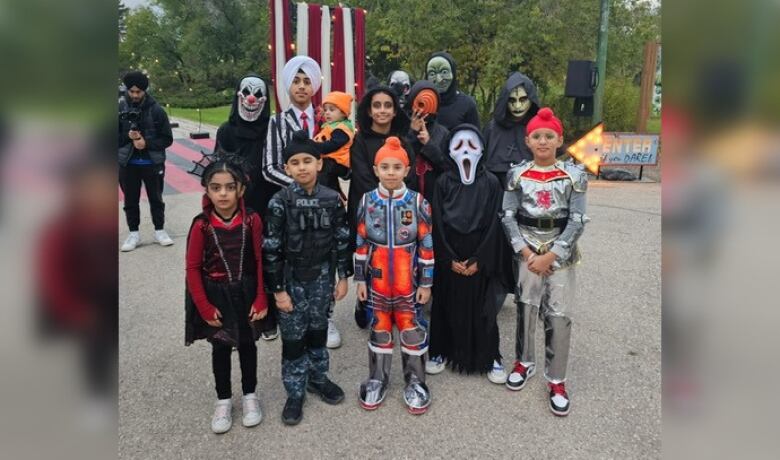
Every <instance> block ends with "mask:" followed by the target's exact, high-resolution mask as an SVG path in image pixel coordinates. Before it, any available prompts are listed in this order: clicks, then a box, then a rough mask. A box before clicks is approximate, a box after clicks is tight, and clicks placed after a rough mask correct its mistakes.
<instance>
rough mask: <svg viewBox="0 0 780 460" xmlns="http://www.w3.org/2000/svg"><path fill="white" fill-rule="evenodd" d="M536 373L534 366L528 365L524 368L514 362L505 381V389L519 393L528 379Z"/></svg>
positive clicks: (519, 363) (518, 362)
mask: <svg viewBox="0 0 780 460" xmlns="http://www.w3.org/2000/svg"><path fill="white" fill-rule="evenodd" d="M535 373H536V366H535V365H533V364H530V365H529V366H528V367H526V366H525V365H524V364H523V363H521V362H520V361H515V367H514V368H512V372H511V373H510V374H509V377H508V378H507V379H506V387H507V388H509V389H510V390H514V391H520V390H522V389H523V387H524V386H525V384H526V382H528V379H530V378H531V377H532V376H533V375H534V374H535Z"/></svg>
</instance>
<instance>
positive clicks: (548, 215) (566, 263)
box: [501, 107, 589, 416]
mask: <svg viewBox="0 0 780 460" xmlns="http://www.w3.org/2000/svg"><path fill="white" fill-rule="evenodd" d="M525 140H526V143H527V144H528V146H529V147H530V149H531V151H532V153H533V155H534V159H533V161H528V162H523V163H521V164H519V165H516V166H514V167H512V169H510V170H509V172H508V173H507V184H506V191H505V192H504V202H503V205H502V208H503V210H502V218H501V222H502V224H503V226H504V231H505V232H506V234H507V238H508V239H509V242H510V244H511V246H512V250H513V252H514V254H515V257H516V260H517V262H518V276H517V284H518V292H519V293H520V294H519V296H518V298H517V299H516V301H517V304H518V310H517V333H516V334H517V336H516V342H515V352H516V359H517V360H516V361H515V365H514V368H513V370H512V372H511V374H510V375H509V378H508V379H507V382H506V385H507V387H508V388H509V389H511V390H521V389H522V388H523V387H524V386H525V384H526V382H527V381H528V379H529V378H530V377H531V376H532V375H534V374H535V372H536V359H535V353H534V352H535V350H534V335H535V330H536V320H537V315H538V314H539V310H540V309H541V313H542V317H543V320H544V333H545V343H546V344H547V345H546V350H545V372H544V376H545V378H546V379H547V381H548V386H549V389H550V393H549V404H550V410H551V411H552V412H553V413H554V414H555V415H559V416H564V415H567V414H568V413H569V410H570V409H571V405H570V401H569V396H568V394H567V393H566V388H565V381H566V367H567V364H568V360H569V341H570V336H571V323H572V321H571V317H570V316H569V313H570V311H571V306H572V301H573V299H574V291H575V269H574V267H575V265H576V264H577V263H578V262H579V259H580V253H579V250H578V248H577V240H578V239H579V237H580V236H581V235H582V232H583V229H584V225H585V223H586V222H587V221H588V220H589V219H588V218H587V217H586V216H585V191H586V190H587V184H588V177H587V174H586V172H585V171H584V169H583V167H582V166H581V165H575V164H574V163H573V162H565V163H564V162H562V161H558V160H557V159H556V157H555V154H556V150H557V148H558V147H560V146H561V145H562V144H563V127H562V125H561V122H560V120H558V118H556V117H555V115H554V114H553V112H552V110H550V109H549V108H546V107H545V108H543V109H541V110H539V113H538V114H537V115H536V116H535V117H534V118H532V119H531V121H529V123H528V125H527V126H526V138H525Z"/></svg>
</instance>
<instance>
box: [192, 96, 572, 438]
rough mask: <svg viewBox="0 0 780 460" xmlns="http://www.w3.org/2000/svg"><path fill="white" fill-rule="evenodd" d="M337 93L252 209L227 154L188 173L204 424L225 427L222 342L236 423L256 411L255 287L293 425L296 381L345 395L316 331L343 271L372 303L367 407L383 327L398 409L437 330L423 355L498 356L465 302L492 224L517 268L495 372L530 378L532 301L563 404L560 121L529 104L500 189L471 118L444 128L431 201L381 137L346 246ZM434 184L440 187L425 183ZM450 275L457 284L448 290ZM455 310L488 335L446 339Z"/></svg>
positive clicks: (519, 381) (323, 331)
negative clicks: (210, 393) (210, 406)
mask: <svg viewBox="0 0 780 460" xmlns="http://www.w3.org/2000/svg"><path fill="white" fill-rule="evenodd" d="M351 103H352V100H351V96H349V95H346V94H344V93H331V94H330V95H328V96H326V97H325V99H324V105H323V114H324V119H325V121H326V124H325V129H322V130H321V131H320V134H321V135H320V136H319V137H317V136H315V139H310V138H309V133H307V132H304V131H299V132H296V133H295V134H294V135H293V137H292V139H291V141H290V142H288V143H287V145H286V146H285V148H284V154H283V159H284V163H285V164H284V170H285V172H286V174H287V175H288V176H289V177H291V178H292V180H293V182H292V183H291V184H290V185H289V186H287V187H286V188H283V189H282V190H280V191H278V192H276V194H275V195H274V196H273V197H272V198H271V200H270V202H269V203H268V208H267V210H266V213H265V215H264V216H263V218H262V219H261V217H260V216H259V215H258V213H257V212H256V211H254V210H252V209H250V208H247V207H246V206H245V205H244V200H243V195H244V193H245V191H246V190H247V186H248V183H249V181H250V178H249V176H248V174H247V172H246V171H245V170H243V168H242V165H241V163H240V161H237V159H236V158H233V157H231V156H229V155H216V156H215V157H216V158H215V161H213V162H212V163H210V164H209V165H208V166H207V167H206V168H205V170H204V171H203V174H202V184H203V186H204V188H205V195H204V197H203V211H202V213H200V214H199V215H198V216H197V217H196V218H195V219H194V220H193V224H192V227H191V229H190V232H189V236H188V243H187V268H186V269H187V276H186V281H187V316H186V323H187V328H186V341H187V343H188V344H189V343H192V342H193V341H194V340H196V339H201V338H205V339H207V340H208V341H209V342H210V343H211V344H212V366H213V372H214V376H215V381H216V389H217V395H218V401H217V404H216V409H215V412H214V416H213V418H212V429H213V431H214V432H216V433H224V432H226V431H228V430H229V429H230V428H231V425H232V415H231V412H232V404H231V399H230V398H231V391H230V388H231V386H230V355H231V351H232V349H233V348H236V349H237V350H238V355H239V360H240V364H241V371H242V390H243V393H244V396H243V420H242V421H243V424H244V426H247V427H249V426H254V425H257V424H259V423H260V421H261V419H262V413H261V410H260V405H259V401H258V398H257V396H256V394H255V387H256V383H257V379H256V368H257V348H256V346H255V341H256V340H257V339H258V338H259V334H260V331H259V330H258V328H257V327H256V324H255V323H256V321H258V320H260V319H262V318H263V317H264V316H265V315H266V314H267V313H268V308H269V307H268V306H269V304H270V303H269V299H267V297H266V290H267V291H268V292H269V293H272V295H273V297H274V300H275V302H274V303H275V308H276V309H277V315H278V321H279V326H280V330H281V335H282V381H283V384H284V387H285V390H286V391H287V397H288V398H287V401H286V403H285V406H284V409H283V412H282V420H283V422H284V423H285V424H288V425H295V424H297V423H299V422H300V421H301V419H302V416H303V405H304V401H305V395H306V393H307V392H309V393H312V394H314V395H317V396H319V397H320V398H321V399H322V400H323V401H325V402H326V403H329V404H338V403H340V402H342V401H343V400H344V397H345V396H344V391H343V390H342V389H341V388H340V387H339V386H338V385H337V384H336V383H334V382H332V381H331V380H330V379H329V376H328V371H329V355H328V349H327V348H326V346H325V342H326V335H327V327H328V315H329V310H330V306H331V303H332V302H333V300H335V301H338V300H341V299H343V298H344V297H345V296H346V294H347V291H348V283H347V279H348V278H349V277H350V276H352V275H353V274H354V281H355V282H356V292H357V298H358V299H359V300H360V301H362V302H365V304H366V305H367V306H368V307H369V308H371V309H372V310H373V311H372V313H373V314H372V315H371V327H370V332H369V339H368V356H369V363H368V367H369V376H368V378H367V379H366V380H365V381H364V382H363V383H362V384H361V385H360V387H359V395H358V399H359V403H360V406H361V407H362V408H364V409H366V410H374V409H377V408H378V407H379V406H380V405H381V404H382V402H383V401H384V399H385V397H386V394H387V388H388V383H389V378H390V364H391V361H392V353H393V348H394V344H393V325H395V327H396V329H397V330H398V340H399V341H400V346H401V354H402V363H403V364H402V365H403V374H404V379H405V388H404V392H403V398H404V402H405V403H406V405H407V407H408V410H409V412H410V413H412V414H422V413H425V412H426V411H427V409H428V408H429V406H430V404H431V392H430V390H429V388H428V386H427V384H426V379H425V377H426V375H425V374H426V368H428V370H429V371H430V372H429V373H436V372H438V371H439V370H441V369H433V370H432V369H431V368H430V366H426V359H427V356H428V346H429V342H430V341H431V340H434V341H435V340H437V337H443V336H449V338H448V340H446V341H444V340H442V339H438V340H440V341H439V342H438V343H437V344H436V345H437V347H438V350H437V356H444V357H447V358H448V359H449V360H450V361H451V362H453V363H454V367H455V365H460V366H465V367H466V368H467V369H468V368H470V366H468V365H464V364H463V363H459V361H458V351H457V350H458V348H459V347H463V346H471V347H477V348H481V349H484V350H486V351H485V352H484V353H483V354H484V355H485V357H486V358H485V359H488V362H491V361H493V360H500V354H498V328H497V325H496V324H495V316H496V315H495V313H496V311H493V312H492V316H491V315H490V314H486V313H485V312H484V311H483V310H490V309H491V308H492V309H495V308H496V307H495V301H494V300H491V301H489V302H481V303H480V301H479V298H480V297H484V298H487V297H491V296H492V297H491V299H495V298H496V293H495V292H493V291H491V288H490V283H489V282H488V281H489V278H490V276H492V274H493V272H494V271H495V268H492V267H493V266H494V265H495V263H494V261H495V259H497V258H498V257H497V255H496V254H495V252H496V251H499V250H500V248H502V247H504V246H502V245H499V244H488V245H486V244H483V241H485V240H489V239H491V238H492V239H493V240H494V241H493V242H495V239H496V238H494V235H493V234H491V233H490V232H498V233H497V235H498V238H503V237H504V236H503V235H502V233H503V234H505V235H506V239H507V240H508V241H509V244H510V245H511V248H512V250H513V252H514V254H515V261H516V263H517V273H516V280H517V284H518V287H517V300H516V301H517V303H518V316H517V337H516V354H517V357H516V358H517V361H516V362H515V364H514V367H513V369H512V372H511V373H510V374H509V375H508V377H507V378H506V379H505V380H504V381H502V382H500V383H504V384H505V385H506V386H507V387H508V388H509V389H512V390H520V389H522V388H523V387H524V386H525V384H526V382H527V380H528V379H529V378H530V377H531V376H532V375H534V373H535V356H534V331H535V323H536V318H537V315H539V314H540V312H541V316H542V318H543V320H544V324H545V337H546V343H547V347H546V363H545V378H546V379H547V380H548V382H549V390H550V398H549V404H550V409H551V410H552V412H553V413H555V414H556V415H566V414H568V412H569V409H570V403H569V397H568V394H567V392H566V389H565V384H564V382H565V377H566V368H567V361H568V349H569V337H570V328H571V319H570V317H569V316H568V314H567V311H568V310H569V308H570V303H571V292H572V290H573V289H574V265H575V264H576V262H577V261H578V260H579V251H578V250H577V240H578V238H579V237H580V235H581V234H582V231H583V225H584V223H585V222H586V221H587V217H586V216H585V191H586V188H587V175H586V174H585V172H584V171H583V169H582V168H581V167H579V166H575V165H574V164H573V163H564V162H561V161H559V160H557V159H556V156H555V153H556V149H557V148H558V147H560V146H561V145H562V143H563V128H562V126H561V123H560V121H559V120H558V119H557V118H556V117H555V116H554V115H553V113H552V111H551V110H550V109H548V108H544V109H542V110H540V111H539V113H538V114H537V115H536V116H535V117H534V118H533V119H532V120H531V121H530V122H529V123H528V126H527V129H526V138H525V141H526V143H527V145H528V147H529V148H530V150H531V151H532V153H533V161H530V162H525V163H522V164H520V165H516V166H514V167H513V168H512V169H511V170H510V171H509V172H508V173H507V184H506V187H504V189H503V190H502V187H501V185H500V182H499V181H498V180H497V179H496V178H495V176H493V175H492V173H490V172H487V171H486V170H484V168H482V167H481V165H480V158H481V156H482V148H483V147H482V144H481V142H482V141H481V137H480V135H479V131H478V130H477V128H475V127H471V125H462V126H459V127H458V128H456V129H454V130H453V132H452V133H451V134H450V137H449V144H448V146H449V152H448V153H449V157H450V159H451V161H452V164H451V166H452V168H451V170H452V171H454V172H453V173H452V174H442V177H440V178H438V179H437V180H436V182H435V184H430V186H431V187H434V192H433V193H434V196H435V197H436V198H435V199H434V209H433V210H432V209H431V205H430V204H429V202H428V200H426V199H425V198H424V197H423V196H422V194H421V193H418V192H415V191H413V190H410V189H408V188H407V187H406V185H405V182H404V179H405V178H406V177H407V175H408V174H409V172H410V168H411V167H412V164H411V161H410V156H411V155H410V152H408V151H407V150H406V149H405V148H404V144H403V143H402V141H401V140H400V139H399V138H397V137H393V136H391V137H388V138H387V139H386V141H385V142H384V145H383V146H382V148H380V149H379V150H378V151H377V153H376V156H375V158H374V161H373V165H374V166H373V169H374V173H375V175H376V177H377V178H378V180H379V185H378V187H377V188H376V189H374V190H372V191H369V192H368V193H365V194H364V195H363V196H362V199H361V200H360V203H359V204H358V211H357V222H356V223H357V237H356V241H350V240H351V238H350V230H349V227H348V224H347V217H346V212H345V209H344V203H343V201H342V199H341V198H340V196H339V193H338V191H337V190H338V188H337V187H338V177H343V176H344V173H345V171H348V170H349V144H350V143H351V140H352V138H353V137H354V134H355V133H354V129H353V128H352V125H351V123H350V122H349V120H348V116H349V113H350V110H349V109H350V106H351ZM345 146H346V149H345ZM345 152H346V155H345ZM445 183H449V184H454V186H452V187H450V188H447V189H446V190H445V191H439V189H438V188H437V187H440V184H445ZM334 187H335V189H334ZM480 194H482V195H480ZM483 195H484V196H486V197H487V200H486V201H483V199H482V197H483ZM459 206H466V208H463V209H465V210H463V209H461V208H459ZM437 207H441V208H440V209H438V208H437ZM476 215H479V216H480V217H479V218H476V217H473V216H476ZM437 226H438V227H437ZM502 226H503V230H504V231H503V232H501V228H502ZM352 244H355V247H356V250H355V253H354V259H353V254H352V252H351V247H353V246H352ZM440 248H441V250H440ZM464 248H467V249H464ZM434 249H436V255H434ZM445 259H446V260H445ZM434 267H435V270H434ZM434 271H437V273H434ZM441 271H445V272H446V273H441V275H440V273H438V272H441ZM445 274H446V275H447V276H442V275H445ZM438 282H441V283H444V284H443V286H444V285H447V286H449V287H448V289H447V290H437V291H435V295H434V313H433V317H432V324H431V328H430V329H431V331H434V330H436V331H438V332H435V333H434V332H432V337H431V338H430V340H429V330H428V328H427V327H426V326H427V325H426V324H425V323H424V321H421V319H420V318H421V315H420V314H419V312H420V306H421V305H423V304H426V303H427V302H428V301H429V300H430V299H431V291H432V287H435V286H436V283H438ZM264 286H265V289H264ZM464 286H466V288H468V289H469V290H468V291H463V289H466V288H464ZM458 289H461V290H460V291H458ZM458 292H461V293H462V292H468V295H470V296H472V298H473V299H476V300H475V301H474V303H475V304H476V303H479V305H474V310H475V312H474V313H473V314H469V316H467V317H465V319H464V318H461V317H458V318H456V319H454V316H453V315H454V314H453V313H452V312H450V311H448V309H447V296H448V293H449V294H452V295H457V293H458ZM437 301H438V303H437ZM482 303H484V304H485V306H483V305H482ZM480 317H482V318H483V319H481V320H480V319H479V318H480ZM485 317H486V318H488V319H487V320H485V319H484V318H485ZM491 318H492V319H491ZM463 321H467V322H474V323H475V324H476V323H477V322H479V321H482V322H483V323H485V324H482V323H479V324H480V327H484V328H486V329H488V330H489V331H490V333H489V334H488V335H489V337H490V340H487V342H488V343H473V344H468V345H464V343H459V338H458V337H453V336H452V335H453V332H452V331H457V330H459V329H457V328H458V327H459V326H458V325H456V324H455V323H458V322H463ZM436 364H438V365H441V366H443V364H444V363H443V362H438V363H436ZM441 366H440V367H441ZM434 367H435V366H434ZM442 368H443V367H442ZM478 368H479V370H480V371H482V370H483V369H482V368H481V367H480V366H478Z"/></svg>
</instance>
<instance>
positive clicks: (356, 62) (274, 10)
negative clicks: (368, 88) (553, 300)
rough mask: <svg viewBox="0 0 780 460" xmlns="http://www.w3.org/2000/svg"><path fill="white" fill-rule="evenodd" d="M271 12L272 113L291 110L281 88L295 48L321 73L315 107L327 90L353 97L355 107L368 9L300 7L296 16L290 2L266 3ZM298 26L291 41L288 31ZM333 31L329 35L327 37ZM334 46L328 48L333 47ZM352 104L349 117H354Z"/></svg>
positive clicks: (362, 74)
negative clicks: (274, 94) (293, 26)
mask: <svg viewBox="0 0 780 460" xmlns="http://www.w3.org/2000/svg"><path fill="white" fill-rule="evenodd" d="M269 6H270V9H271V43H270V45H269V49H270V50H271V53H270V56H271V72H272V74H273V76H272V79H273V84H274V88H275V90H276V100H277V101H278V103H277V104H276V110H277V111H281V110H286V109H287V108H288V107H289V104H290V102H289V96H288V94H287V88H280V87H279V86H280V83H281V82H282V69H283V68H284V64H285V63H286V62H287V61H288V60H289V59H290V58H291V57H292V51H293V50H295V51H296V53H295V54H298V55H305V56H309V57H311V58H312V59H314V60H315V61H317V63H318V64H319V65H320V68H321V69H322V87H321V89H320V91H318V92H317V93H316V94H315V95H314V98H313V100H312V103H313V104H314V105H315V106H318V105H319V104H320V103H321V102H322V98H323V96H324V95H326V94H328V93H329V92H331V91H344V92H347V93H350V94H352V96H353V97H354V100H355V104H357V101H359V100H360V97H361V96H362V95H363V92H364V91H365V60H366V43H365V41H366V33H365V30H366V11H365V10H363V9H360V8H342V7H335V8H329V7H328V6H325V5H317V4H309V3H298V4H297V5H296V8H295V14H294V17H293V15H292V13H291V10H292V8H291V7H290V2H288V1H286V0H269ZM293 23H295V25H296V33H295V43H293V42H292V37H291V35H290V30H291V28H292V24H293ZM331 31H332V32H333V36H332V38H331ZM331 43H332V49H331ZM354 108H355V107H354V106H353V111H352V115H353V118H354V112H355V111H354Z"/></svg>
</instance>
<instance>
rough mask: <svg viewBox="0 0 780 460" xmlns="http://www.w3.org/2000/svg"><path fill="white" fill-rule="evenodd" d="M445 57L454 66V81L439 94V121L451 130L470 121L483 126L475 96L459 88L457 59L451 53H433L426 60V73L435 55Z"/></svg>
mask: <svg viewBox="0 0 780 460" xmlns="http://www.w3.org/2000/svg"><path fill="white" fill-rule="evenodd" d="M439 56H440V57H443V58H444V59H446V60H447V61H449V63H450V67H452V83H451V84H450V87H449V88H447V91H445V92H444V93H443V94H441V93H440V94H439V114H438V121H439V123H440V124H441V125H442V126H444V127H445V128H447V129H448V130H451V129H452V128H454V127H456V126H458V125H460V124H462V123H468V124H471V125H474V126H476V127H481V126H482V125H480V124H479V111H478V110H477V103H476V101H475V100H474V98H473V97H471V96H468V95H466V94H463V93H461V92H460V91H459V90H458V69H457V66H456V65H455V60H454V59H452V56H450V54H449V53H446V52H444V51H439V52H437V53H433V54H432V55H431V57H429V58H428V60H427V61H426V62H425V69H426V71H425V74H426V76H427V74H428V71H427V69H428V62H430V61H431V59H433V58H435V57H439ZM410 100H411V99H410Z"/></svg>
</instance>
